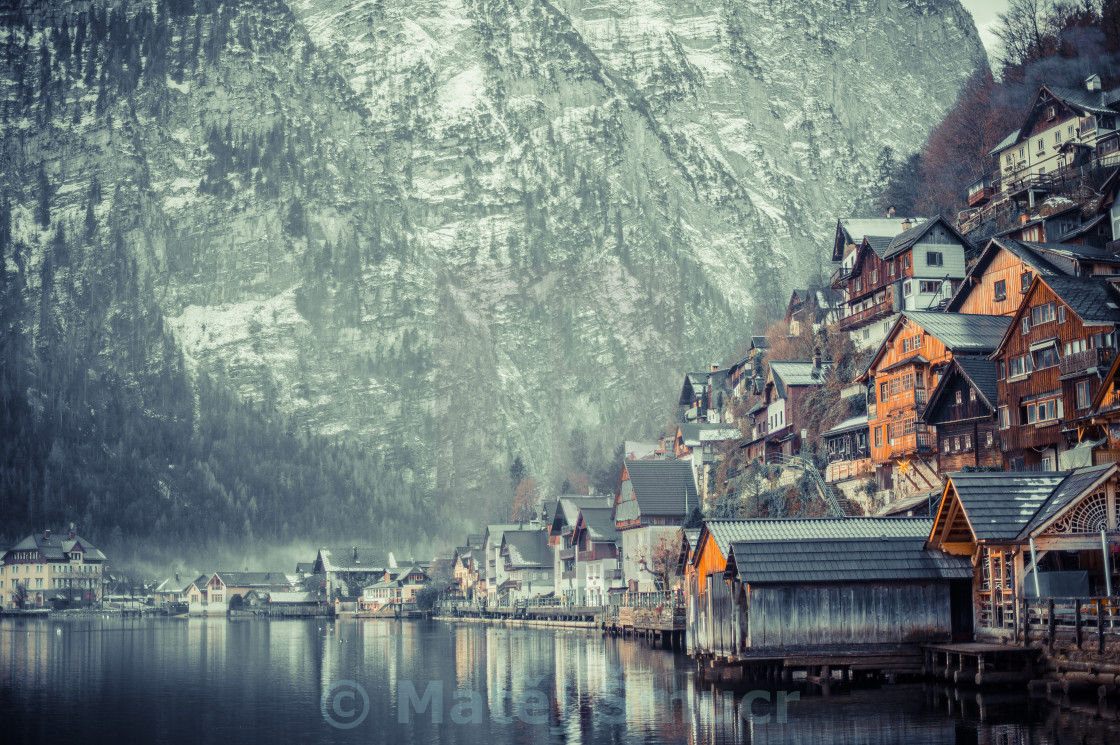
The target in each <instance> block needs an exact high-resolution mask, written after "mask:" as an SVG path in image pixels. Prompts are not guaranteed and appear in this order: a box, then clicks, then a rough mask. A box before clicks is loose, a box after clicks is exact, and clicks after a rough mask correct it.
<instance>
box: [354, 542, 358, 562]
mask: <svg viewBox="0 0 1120 745" xmlns="http://www.w3.org/2000/svg"><path fill="white" fill-rule="evenodd" d="M354 563H355V564H357V563H358V547H357V546H354Z"/></svg>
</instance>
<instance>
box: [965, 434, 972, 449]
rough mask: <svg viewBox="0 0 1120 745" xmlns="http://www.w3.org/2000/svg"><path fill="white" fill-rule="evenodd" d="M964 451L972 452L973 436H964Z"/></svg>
mask: <svg viewBox="0 0 1120 745" xmlns="http://www.w3.org/2000/svg"><path fill="white" fill-rule="evenodd" d="M964 449H965V450H972V435H965V436H964Z"/></svg>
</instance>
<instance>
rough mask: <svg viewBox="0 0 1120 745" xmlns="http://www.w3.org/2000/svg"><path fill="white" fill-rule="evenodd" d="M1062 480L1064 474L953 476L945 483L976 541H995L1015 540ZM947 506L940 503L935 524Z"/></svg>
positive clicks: (968, 474) (974, 474) (979, 474)
mask: <svg viewBox="0 0 1120 745" xmlns="http://www.w3.org/2000/svg"><path fill="white" fill-rule="evenodd" d="M1066 476H1067V473H1066V472H1065V471H1047V472H1040V473H1003V472H1000V473H983V472H977V473H953V474H949V482H950V484H951V486H952V488H953V489H954V490H955V491H956V495H957V499H959V500H960V503H961V506H962V507H963V508H964V511H965V515H966V516H967V518H968V523H969V525H971V526H972V532H973V535H974V536H975V537H976V540H978V541H998V540H1012V539H1014V538H1015V537H1016V536H1018V535H1019V533H1020V532H1021V531H1022V530H1023V528H1025V527H1026V526H1027V525H1028V524H1029V523H1030V521H1031V518H1033V517H1034V515H1035V513H1037V512H1038V510H1039V508H1040V507H1042V505H1043V504H1045V503H1046V500H1048V499H1049V498H1050V496H1051V495H1052V494H1053V493H1054V490H1055V489H1056V488H1057V487H1058V485H1059V484H1061V483H1062V481H1064V480H1065V478H1066ZM946 488H949V487H948V486H947V487H946ZM948 504H949V502H948V501H945V502H943V503H942V505H941V511H940V512H939V513H938V520H940V517H941V512H944V511H945V509H946V506H947V505H948ZM935 531H936V527H935ZM931 537H932V536H931Z"/></svg>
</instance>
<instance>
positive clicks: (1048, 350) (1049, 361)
mask: <svg viewBox="0 0 1120 745" xmlns="http://www.w3.org/2000/svg"><path fill="white" fill-rule="evenodd" d="M1034 355H1035V357H1034V359H1035V365H1034V369H1035V370H1044V369H1046V368H1047V367H1053V366H1054V365H1056V364H1058V350H1057V349H1056V348H1054V347H1044V348H1042V349H1040V350H1038V351H1037V352H1035V353H1034Z"/></svg>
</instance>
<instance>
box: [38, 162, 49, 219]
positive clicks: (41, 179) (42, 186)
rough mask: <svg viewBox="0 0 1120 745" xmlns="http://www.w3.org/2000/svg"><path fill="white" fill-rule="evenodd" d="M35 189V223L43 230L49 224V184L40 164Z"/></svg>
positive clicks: (43, 168) (44, 168)
mask: <svg viewBox="0 0 1120 745" xmlns="http://www.w3.org/2000/svg"><path fill="white" fill-rule="evenodd" d="M36 187H37V191H36V200H37V201H36V202H35V221H36V222H38V223H39V225H40V226H41V227H44V228H45V227H47V226H49V225H50V224H51V182H50V180H49V179H48V178H47V169H46V166H44V165H43V164H42V163H40V164H39V173H38V176H37V178H36Z"/></svg>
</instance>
